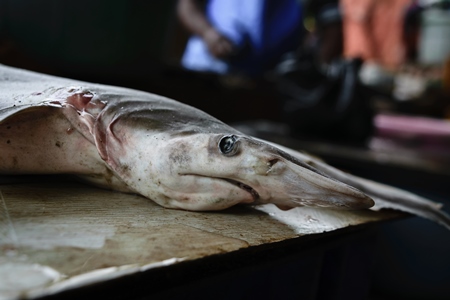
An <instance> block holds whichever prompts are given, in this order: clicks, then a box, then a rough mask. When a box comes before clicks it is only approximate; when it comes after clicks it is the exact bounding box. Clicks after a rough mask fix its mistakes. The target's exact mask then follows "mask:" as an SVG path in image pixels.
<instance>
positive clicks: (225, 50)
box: [203, 28, 234, 58]
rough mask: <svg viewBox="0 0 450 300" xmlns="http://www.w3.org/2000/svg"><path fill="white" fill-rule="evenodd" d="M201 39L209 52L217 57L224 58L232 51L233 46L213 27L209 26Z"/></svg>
mask: <svg viewBox="0 0 450 300" xmlns="http://www.w3.org/2000/svg"><path fill="white" fill-rule="evenodd" d="M203 40H204V41H205V43H206V45H207V46H208V49H209V52H210V53H211V54H212V55H213V56H215V57H217V58H226V57H227V56H230V55H231V54H232V53H233V52H234V46H233V44H232V43H231V41H230V40H229V39H227V38H226V37H224V36H223V35H221V34H220V33H219V32H218V31H217V30H215V29H214V28H210V29H208V30H207V31H206V33H205V34H204V35H203Z"/></svg>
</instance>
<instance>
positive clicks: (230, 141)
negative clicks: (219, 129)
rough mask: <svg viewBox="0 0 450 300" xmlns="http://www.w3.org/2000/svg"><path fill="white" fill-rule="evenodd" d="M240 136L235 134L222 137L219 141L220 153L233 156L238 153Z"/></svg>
mask: <svg viewBox="0 0 450 300" xmlns="http://www.w3.org/2000/svg"><path fill="white" fill-rule="evenodd" d="M237 140H238V138H237V136H235V135H226V136H224V137H222V138H221V139H220V141H219V150H220V153H222V154H224V155H226V156H231V155H234V154H236V151H237V148H238V142H237Z"/></svg>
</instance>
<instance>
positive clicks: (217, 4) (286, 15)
mask: <svg viewBox="0 0 450 300" xmlns="http://www.w3.org/2000/svg"><path fill="white" fill-rule="evenodd" d="M206 9H207V10H206V16H207V18H208V20H209V22H211V24H212V25H213V26H214V27H215V28H216V30H218V31H219V32H220V33H221V34H223V35H224V36H226V37H227V38H228V39H229V40H230V41H231V42H232V43H233V44H234V45H235V47H236V48H237V49H238V54H237V55H235V56H233V57H232V58H230V59H228V60H220V59H217V58H215V57H214V56H212V55H211V54H210V53H209V51H208V48H207V46H206V44H205V43H204V42H203V40H202V39H201V38H200V37H198V36H193V37H191V38H190V39H189V41H188V44H187V46H186V50H185V53H184V55H183V58H182V64H183V66H184V67H185V68H187V69H190V70H195V71H209V72H216V73H236V72H237V73H245V74H247V75H259V74H261V73H262V72H264V71H265V70H267V69H268V68H269V67H271V66H272V65H273V64H274V63H276V61H277V60H278V59H279V58H280V57H281V56H282V55H283V54H284V53H286V52H289V51H292V50H294V49H296V48H297V47H298V45H299V43H300V38H301V34H302V32H303V30H302V29H303V24H302V9H301V4H300V1H299V0H210V1H209V2H208V4H207V7H206Z"/></svg>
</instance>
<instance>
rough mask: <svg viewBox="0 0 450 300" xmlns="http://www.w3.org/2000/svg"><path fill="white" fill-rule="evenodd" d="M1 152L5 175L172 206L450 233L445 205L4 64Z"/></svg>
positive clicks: (185, 117) (143, 103)
mask: <svg viewBox="0 0 450 300" xmlns="http://www.w3.org/2000/svg"><path fill="white" fill-rule="evenodd" d="M0 145H1V146H0V174H60V173H66V174H74V175H77V176H80V177H82V178H83V179H85V180H86V181H88V182H90V183H92V184H95V185H97V186H100V187H104V188H109V189H113V190H118V191H122V192H128V193H136V194H139V195H142V196H144V197H147V198H149V199H151V200H153V201H155V202H156V203H158V204H160V205H162V206H164V207H167V208H175V209H185V210H192V211H205V210H222V209H226V208H228V207H231V206H233V205H236V204H253V205H255V204H256V205H257V204H266V203H273V204H275V205H277V206H278V207H279V208H281V209H289V208H293V207H299V206H308V207H323V208H332V209H348V210H359V209H369V208H371V207H375V208H376V209H380V208H384V207H386V208H394V209H398V210H403V211H406V212H409V213H413V214H417V215H419V216H422V217H426V218H428V219H431V220H434V221H437V222H439V223H440V224H442V225H444V226H446V227H447V228H449V229H450V225H449V224H450V221H449V220H450V219H449V217H448V216H447V215H445V213H443V212H442V211H441V210H440V206H439V204H436V203H434V202H431V201H429V200H426V199H423V198H420V197H418V196H416V195H412V194H410V193H408V192H405V191H401V190H398V189H394V188H391V187H388V186H384V185H380V184H377V183H373V182H369V181H367V180H365V179H362V178H358V177H355V176H352V175H350V174H345V173H343V172H341V171H339V170H337V169H335V168H333V167H331V166H329V165H327V164H325V163H323V162H321V161H319V160H316V159H314V158H312V157H309V156H307V155H305V154H303V153H300V152H297V151H294V150H292V149H288V148H284V147H282V146H280V145H275V144H272V143H270V142H267V141H263V140H259V139H256V138H253V137H251V136H247V135H245V134H243V133H241V132H239V131H237V130H236V129H234V128H232V127H230V126H228V125H226V124H224V123H223V122H221V121H219V120H217V119H215V118H214V117H212V116H210V115H208V114H206V113H204V112H202V111H200V110H198V109H195V108H193V107H191V106H188V105H185V104H182V103H179V102H177V101H174V100H171V99H168V98H165V97H161V96H158V95H154V94H150V93H146V92H141V91H137V90H131V89H125V88H120V87H113V86H105V85H98V84H92V83H87V82H80V81H75V80H70V79H65V78H58V77H53V76H49V75H44V74H38V73H33V72H29V71H24V70H19V69H14V68H10V67H5V66H0ZM418 199H419V200H418ZM417 203H419V204H417ZM425 204H426V205H425Z"/></svg>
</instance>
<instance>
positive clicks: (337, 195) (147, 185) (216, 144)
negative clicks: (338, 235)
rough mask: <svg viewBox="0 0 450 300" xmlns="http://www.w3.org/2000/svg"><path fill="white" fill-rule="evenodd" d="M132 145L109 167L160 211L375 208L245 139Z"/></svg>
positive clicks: (165, 139) (175, 139)
mask: <svg viewBox="0 0 450 300" xmlns="http://www.w3.org/2000/svg"><path fill="white" fill-rule="evenodd" d="M132 140H133V139H129V140H128V143H131V144H133V145H132V149H134V152H135V153H134V155H133V157H129V156H128V155H126V154H125V153H123V155H119V156H117V157H118V159H117V161H116V162H114V163H112V165H115V166H116V167H115V169H116V170H118V172H119V173H121V174H120V176H121V178H122V179H123V180H124V181H125V182H126V183H127V184H128V185H129V186H130V187H131V189H132V190H134V191H135V192H136V193H139V194H141V195H144V196H146V197H148V198H150V199H152V200H154V201H156V202H157V203H159V204H160V205H162V206H165V207H170V208H180V209H187V210H196V211H199V210H221V209H224V208H227V207H230V206H233V205H236V204H240V203H247V204H265V203H273V204H275V205H277V206H278V207H280V208H282V209H289V208H293V207H298V206H312V207H327V208H336V209H364V208H369V207H371V206H372V205H373V204H374V203H373V201H372V200H371V199H370V198H369V197H368V196H366V195H365V194H363V193H361V192H360V191H358V190H356V189H355V188H353V187H350V186H348V185H346V184H344V183H341V182H338V181H336V180H334V179H332V178H329V177H327V176H326V175H324V174H322V173H320V172H319V171H317V170H316V169H314V168H313V167H311V166H309V165H308V164H307V163H305V162H303V161H300V160H299V159H298V158H294V157H292V156H291V155H289V154H288V153H286V152H284V151H282V150H280V149H278V148H276V147H274V146H271V145H270V144H267V143H264V142H262V141H259V140H255V139H253V138H250V137H247V136H245V135H239V134H234V133H233V134H206V133H196V134H189V135H180V136H168V135H167V134H156V135H153V136H152V137H150V136H148V137H147V142H145V143H144V142H143V141H144V137H141V138H137V139H134V141H133V142H132ZM144 144H145V145H144Z"/></svg>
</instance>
